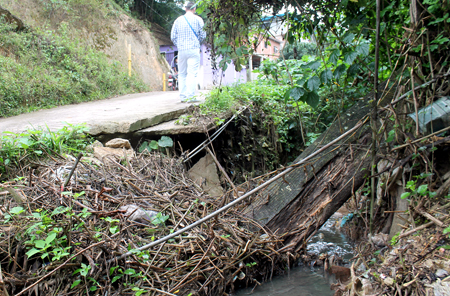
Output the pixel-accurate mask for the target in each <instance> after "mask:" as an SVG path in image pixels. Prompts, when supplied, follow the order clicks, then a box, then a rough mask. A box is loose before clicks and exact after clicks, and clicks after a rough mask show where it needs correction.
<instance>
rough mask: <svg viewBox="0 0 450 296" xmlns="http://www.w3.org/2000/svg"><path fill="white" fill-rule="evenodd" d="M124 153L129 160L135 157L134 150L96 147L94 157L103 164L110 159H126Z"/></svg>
mask: <svg viewBox="0 0 450 296" xmlns="http://www.w3.org/2000/svg"><path fill="white" fill-rule="evenodd" d="M124 153H125V154H126V156H127V158H128V159H130V158H132V157H134V151H133V150H132V149H128V150H124V149H123V148H122V149H115V148H109V147H94V157H95V158H97V159H99V160H100V161H102V162H103V163H107V162H108V158H109V157H112V158H116V159H119V160H121V159H123V158H124Z"/></svg>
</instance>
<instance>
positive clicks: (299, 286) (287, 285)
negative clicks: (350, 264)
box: [235, 215, 353, 296]
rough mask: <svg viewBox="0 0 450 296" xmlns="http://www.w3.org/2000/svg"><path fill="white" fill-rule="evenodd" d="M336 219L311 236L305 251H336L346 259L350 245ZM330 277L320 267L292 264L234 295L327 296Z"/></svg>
mask: <svg viewBox="0 0 450 296" xmlns="http://www.w3.org/2000/svg"><path fill="white" fill-rule="evenodd" d="M337 221H338V218H337V216H336V215H333V216H332V217H331V218H330V219H329V220H328V221H327V222H326V223H325V224H324V225H323V226H322V227H321V228H320V230H319V231H318V232H317V233H316V234H315V235H314V236H313V237H312V239H311V241H310V243H309V244H308V252H311V253H315V254H321V253H328V254H336V255H338V256H340V257H341V258H343V259H344V260H346V261H348V260H349V259H350V258H351V257H352V256H353V253H352V246H351V244H350V243H349V242H348V241H347V239H346V237H345V236H344V235H343V234H341V233H340V232H339V230H338V229H337V227H336V223H337ZM334 282H335V279H334V276H331V275H329V274H328V273H326V272H324V269H323V267H309V266H296V267H294V268H292V269H291V270H290V271H289V272H288V273H287V274H286V275H283V276H278V277H274V278H273V279H272V280H271V281H269V282H267V283H264V284H263V285H261V286H258V287H256V288H255V289H253V287H252V288H247V289H243V290H239V291H238V292H237V293H236V294H235V296H244V295H253V296H310V295H311V296H331V295H333V294H334V291H332V290H330V284H332V283H334Z"/></svg>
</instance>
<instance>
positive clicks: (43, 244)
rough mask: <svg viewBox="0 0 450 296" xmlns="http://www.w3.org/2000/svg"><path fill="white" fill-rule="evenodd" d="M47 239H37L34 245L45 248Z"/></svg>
mask: <svg viewBox="0 0 450 296" xmlns="http://www.w3.org/2000/svg"><path fill="white" fill-rule="evenodd" d="M45 245H46V244H45V241H43V240H41V239H39V240H36V241H34V246H35V247H36V248H38V249H43V248H45Z"/></svg>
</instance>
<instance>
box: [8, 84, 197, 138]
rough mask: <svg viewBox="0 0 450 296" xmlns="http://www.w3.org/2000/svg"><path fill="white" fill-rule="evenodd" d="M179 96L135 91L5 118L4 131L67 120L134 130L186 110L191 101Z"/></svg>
mask: <svg viewBox="0 0 450 296" xmlns="http://www.w3.org/2000/svg"><path fill="white" fill-rule="evenodd" d="M178 95H179V92H178V91H175V92H174V91H167V92H149V93H140V94H132V95H125V96H120V97H115V98H112V99H106V100H101V101H95V102H87V103H80V104H75V105H68V106H62V107H57V108H53V109H46V110H40V111H36V112H32V113H27V114H22V115H19V116H14V117H8V118H1V119H0V132H1V133H3V132H6V131H8V132H15V133H18V132H23V131H26V130H29V129H42V128H45V129H46V127H47V126H48V127H49V128H50V130H52V131H56V130H58V129H60V128H62V127H63V126H64V125H67V123H69V124H81V123H86V124H87V126H88V127H89V134H91V135H99V134H115V133H129V132H134V131H137V130H141V129H144V128H147V127H150V126H154V125H157V124H159V123H162V122H166V121H169V120H172V119H175V118H177V117H179V116H180V115H181V114H183V113H185V112H186V109H187V108H188V107H189V106H190V105H191V104H190V103H182V102H180V100H179V97H178ZM199 97H201V98H200V101H203V100H204V98H203V97H202V96H199Z"/></svg>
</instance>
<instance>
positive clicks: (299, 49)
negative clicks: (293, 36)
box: [283, 41, 317, 60]
mask: <svg viewBox="0 0 450 296" xmlns="http://www.w3.org/2000/svg"><path fill="white" fill-rule="evenodd" d="M283 55H284V58H285V59H287V60H290V59H292V60H301V59H302V57H303V56H304V55H307V56H316V55H317V45H316V44H315V43H313V42H302V41H295V42H294V43H292V44H291V43H287V44H286V46H285V47H284V49H283Z"/></svg>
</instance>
